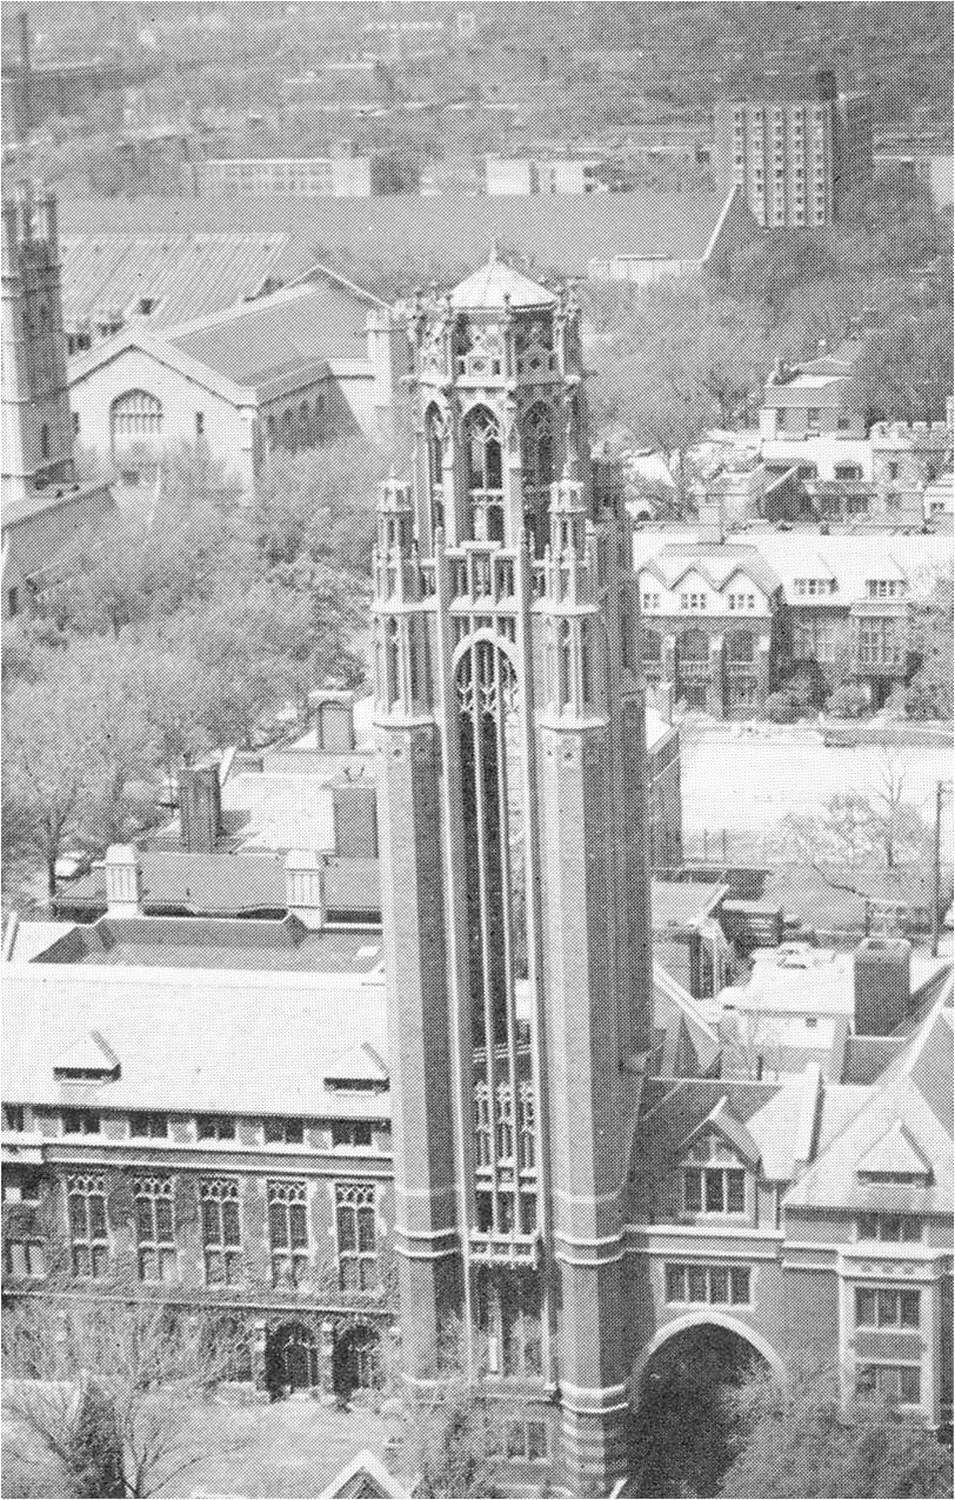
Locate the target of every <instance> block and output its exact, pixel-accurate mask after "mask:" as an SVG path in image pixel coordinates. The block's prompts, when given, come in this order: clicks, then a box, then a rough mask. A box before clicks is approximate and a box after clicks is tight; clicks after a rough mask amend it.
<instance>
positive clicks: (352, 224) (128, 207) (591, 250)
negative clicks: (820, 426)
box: [60, 190, 727, 317]
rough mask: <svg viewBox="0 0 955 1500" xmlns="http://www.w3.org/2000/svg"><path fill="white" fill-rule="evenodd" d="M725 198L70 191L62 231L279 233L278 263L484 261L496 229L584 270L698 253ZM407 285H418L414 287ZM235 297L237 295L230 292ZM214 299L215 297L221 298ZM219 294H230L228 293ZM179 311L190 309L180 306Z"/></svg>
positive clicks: (537, 255)
mask: <svg viewBox="0 0 955 1500" xmlns="http://www.w3.org/2000/svg"><path fill="white" fill-rule="evenodd" d="M726 203H727V194H726V193H725V192H681V193H657V192H653V191H650V190H647V191H643V192H634V193H588V194H585V195H576V194H575V195H573V196H568V195H563V194H553V195H550V194H535V195H534V196H532V197H529V198H507V197H504V198H497V197H488V196H485V195H482V196H478V197H473V198H472V197H463V196H458V195H453V196H452V195H441V194H439V195H436V196H434V197H421V196H420V195H418V194H388V195H387V196H384V197H378V198H321V199H310V200H307V199H301V198H267V199H266V198H260V199H240V198H228V199H216V198H190V199H189V200H188V201H184V200H182V199H176V198H149V197H142V198H136V199H135V200H133V201H131V202H130V201H124V200H122V199H103V198H98V199H93V198H87V199H81V198H79V199H77V198H74V199H62V200H61V202H60V223H61V228H62V233H63V234H64V235H72V234H76V233H83V234H86V235H98V236H99V237H100V238H102V237H103V236H104V235H107V234H110V233H113V234H117V233H126V234H137V235H139V236H140V237H141V236H143V235H147V234H154V235H159V236H162V235H168V234H169V233H171V232H176V231H179V232H182V229H183V226H184V225H188V227H189V229H190V230H192V231H194V232H195V234H196V235H200V234H207V235H208V234H210V233H212V234H215V233H218V234H223V233H228V234H229V236H230V237H232V238H236V237H238V238H241V237H243V236H250V235H263V234H265V235H268V234H272V235H282V236H284V237H285V240H286V242H285V244H284V245H283V246H282V247H281V248H280V250H279V251H278V252H277V254H276V262H275V263H274V264H273V266H272V268H271V270H272V274H273V275H275V274H281V273H283V272H284V274H283V276H282V279H283V280H284V281H285V282H286V284H288V283H289V282H290V281H291V279H292V273H293V269H294V267H295V266H296V265H297V266H298V267H299V271H298V274H303V273H304V272H305V271H306V269H307V266H308V263H309V261H310V260H311V261H321V260H323V259H324V258H325V257H326V256H327V254H328V253H329V252H334V253H335V254H337V255H339V256H345V257H347V256H349V255H350V256H352V257H353V258H354V259H355V260H357V261H359V262H362V261H367V260H374V258H375V254H376V247H378V246H379V245H385V244H392V245H395V246H397V247H400V249H401V250H403V251H405V252H406V253H407V254H408V255H409V256H414V257H424V258H428V257H433V258H434V259H435V260H438V261H442V262H445V263H448V262H450V263H451V264H459V265H471V266H473V265H478V264H480V263H481V262H483V261H484V260H485V258H486V257H487V254H488V249H489V247H490V245H491V244H492V242H493V241H494V240H495V239H496V240H498V241H499V242H500V243H501V244H502V245H505V246H507V247H508V249H510V248H513V249H514V250H515V251H517V252H518V253H519V254H520V255H521V256H523V257H525V258H527V259H528V260H529V261H530V262H531V263H532V264H533V265H535V266H536V267H538V268H539V269H542V270H546V269H550V268H553V269H554V270H557V271H561V272H563V273H565V274H567V275H575V276H586V274H587V265H588V261H589V260H591V259H592V258H597V259H600V258H607V257H612V256H615V255H635V256H660V255H667V256H675V257H677V258H679V259H682V260H701V259H702V258H703V256H704V255H705V253H706V249H707V246H708V245H709V243H710V240H711V239H712V236H713V232H714V230H715V229H716V226H717V224H718V222H719V219H720V216H721V214H722V213H723V210H724V208H725V207H726ZM408 290H410V288H408ZM229 300H231V301H235V300H237V297H236V296H232V297H231V298H230V299H229ZM213 305H214V304H213ZM219 305H222V304H221V303H220V304H219ZM179 316H180V317H182V316H185V314H179Z"/></svg>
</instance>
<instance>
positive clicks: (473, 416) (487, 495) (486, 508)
mask: <svg viewBox="0 0 955 1500" xmlns="http://www.w3.org/2000/svg"><path fill="white" fill-rule="evenodd" d="M462 432H463V437H464V451H465V455H466V460H467V476H468V499H469V501H470V505H471V525H472V534H473V535H474V536H475V537H477V538H478V539H479V540H484V541H503V540H504V512H503V506H502V502H503V483H504V481H503V465H502V458H501V428H500V424H499V423H498V421H497V418H496V417H495V416H494V413H493V412H491V411H490V410H489V409H488V408H487V407H486V406H474V407H472V408H471V410H470V411H469V412H468V414H467V416H466V417H465V418H464V423H463V428H462Z"/></svg>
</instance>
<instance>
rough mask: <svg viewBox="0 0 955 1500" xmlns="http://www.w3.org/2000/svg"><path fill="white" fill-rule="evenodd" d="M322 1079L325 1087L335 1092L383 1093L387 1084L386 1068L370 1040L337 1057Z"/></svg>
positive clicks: (386, 1088) (385, 1091) (386, 1089)
mask: <svg viewBox="0 0 955 1500" xmlns="http://www.w3.org/2000/svg"><path fill="white" fill-rule="evenodd" d="M324 1081H325V1087H326V1089H329V1090H330V1091H331V1092H332V1093H336V1094H337V1093H343V1094H385V1093H387V1092H388V1086H389V1080H388V1069H387V1067H386V1066H385V1063H384V1061H383V1060H382V1058H381V1057H380V1056H379V1054H378V1053H377V1052H376V1051H375V1049H374V1047H373V1046H372V1045H371V1043H370V1042H362V1043H361V1044H360V1046H357V1047H352V1048H351V1050H350V1051H348V1052H346V1053H344V1055H343V1056H342V1057H340V1058H338V1060H337V1061H336V1062H335V1063H333V1065H332V1066H331V1067H330V1068H329V1070H328V1072H327V1073H326V1074H325V1080H324Z"/></svg>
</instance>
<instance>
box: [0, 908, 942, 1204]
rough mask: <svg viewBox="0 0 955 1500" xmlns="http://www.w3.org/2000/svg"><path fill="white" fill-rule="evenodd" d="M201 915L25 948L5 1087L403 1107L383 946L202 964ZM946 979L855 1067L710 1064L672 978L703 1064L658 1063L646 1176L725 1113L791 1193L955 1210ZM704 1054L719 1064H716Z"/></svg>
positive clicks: (13, 975) (55, 1099)
mask: <svg viewBox="0 0 955 1500" xmlns="http://www.w3.org/2000/svg"><path fill="white" fill-rule="evenodd" d="M25 925H26V924H25ZM100 925H102V924H100ZM137 925H138V926H139V927H140V928H142V929H145V928H148V927H154V928H155V929H156V940H155V941H154V942H150V943H148V944H147V948H148V958H147V961H145V962H142V963H134V964H133V966H132V967H126V966H125V965H120V966H117V965H110V964H109V963H105V964H104V963H102V962H100V961H99V960H100V958H101V956H102V954H101V953H100V952H98V951H96V944H101V945H104V944H105V943H106V942H107V941H115V942H116V943H117V944H118V945H120V946H122V944H123V942H124V939H125V940H129V939H130V938H131V937H133V936H135V934H134V931H133V928H134V927H135V926H137ZM245 925H246V926H247V927H255V926H257V925H258V924H245ZM273 925H274V924H273ZM188 926H192V927H194V928H200V927H201V928H203V930H204V931H205V933H206V935H207V936H211V937H212V938H213V939H215V936H216V933H215V930H214V927H215V924H213V928H212V930H211V931H210V928H209V927H208V926H207V925H206V924H203V923H200V922H198V921H197V920H196V919H179V921H178V922H176V923H173V924H170V923H169V922H164V921H161V920H158V921H157V920H156V919H148V918H146V919H139V920H138V923H132V924H130V923H126V924H124V923H123V922H117V921H115V920H110V921H109V922H108V924H107V927H106V929H105V930H104V931H103V932H101V933H100V934H99V935H98V937H97V938H96V939H95V940H94V939H92V938H91V935H90V934H89V933H84V934H82V936H81V941H82V944H83V946H84V948H86V949H87V950H88V951H87V954H86V957H89V956H90V953H91V954H92V958H93V962H92V963H91V964H87V962H86V961H85V958H79V959H78V960H76V961H74V962H70V961H63V960H62V959H61V960H60V961H59V962H53V961H50V960H51V958H52V954H51V953H50V952H47V953H41V954H40V955H39V956H38V957H35V958H34V959H33V960H32V961H31V962H21V961H19V960H18V958H17V957H16V955H15V957H14V960H13V962H12V963H9V964H8V966H7V968H6V979H5V983H6V986H7V997H8V1018H9V1019H8V1031H7V1045H6V1048H5V1056H4V1089H3V1092H4V1098H5V1099H6V1100H7V1101H9V1102H11V1103H19V1102H23V1103H26V1104H29V1105H31V1106H35V1107H41V1108H42V1107H46V1108H51V1107H52V1108H55V1107H58V1106H59V1107H74V1108H75V1107H78V1106H81V1105H82V1106H84V1107H87V1108H92V1109H95V1110H99V1111H102V1110H106V1111H123V1110H143V1109H152V1110H157V1109H159V1110H164V1111H169V1112H185V1113H193V1112H196V1113H203V1112H210V1111H211V1112H215V1113H217V1114H228V1115H234V1116H238V1117H250V1116H251V1117H255V1116H259V1115H264V1116H270V1115H274V1114H276V1113H279V1114H281V1115H283V1116H286V1117H296V1116H298V1117H305V1118H312V1119H314V1118H319V1119H321V1118H329V1117H331V1118H335V1117H343V1118H356V1119H377V1120H382V1119H385V1120H387V1118H388V1117H389V1116H390V1112H391V1105H390V1100H389V1095H388V1037H387V1020H386V1010H387V1007H386V996H385V986H384V978H383V974H382V972H381V968H380V965H378V964H376V963H375V960H374V959H373V957H372V955H371V954H370V953H369V955H368V959H367V962H368V964H369V967H368V968H367V969H366V970H365V972H363V973H357V974H356V973H353V974H351V975H348V974H345V973H341V972H322V971H320V970H318V969H316V968H315V967H311V966H310V967H306V968H302V969H298V970H292V969H290V968H289V967H286V966H285V965H284V963H283V965H282V966H281V968H280V969H278V970H273V969H272V968H271V967H266V968H265V969H264V970H262V969H258V970H254V969H248V968H239V969H226V968H221V967H218V968H217V967H211V968H205V967H196V966H194V965H191V966H190V967H191V973H190V975H189V977H188V980H187V979H186V978H185V976H184V974H183V970H182V968H180V967H178V966H170V965H168V964H164V963H163V961H162V959H163V951H164V939H165V938H166V937H168V936H169V935H170V930H171V927H178V928H180V929H181V928H183V927H188ZM224 926H226V927H229V928H231V929H233V930H234V929H235V928H236V926H237V924H235V923H229V924H224ZM74 932H75V929H74ZM49 935H50V934H49V931H47V933H46V934H45V936H49ZM198 935H199V934H198V931H197V933H196V936H197V937H198ZM249 936H250V937H253V936H254V934H252V933H251V932H250V933H249ZM74 941H75V939H74ZM176 941H181V939H179V938H177V939H176ZM231 941H232V934H230V942H231ZM62 942H63V938H59V939H56V940H55V942H54V945H53V946H54V948H55V947H56V946H57V944H58V943H62ZM370 946H371V945H369V947H370ZM171 951H172V950H170V952H171ZM254 952H255V950H254V949H250V950H249V954H250V956H252V954H253V953H254ZM197 954H198V945H197V947H196V948H195V949H194V950H193V956H194V957H196V956H197ZM216 956H217V954H216V952H215V950H213V957H214V958H215V957H216ZM807 983H808V986H809V987H811V983H812V981H811V979H809V980H808V981H807ZM934 993H935V998H934V999H933V1000H930V1001H929V1002H928V1003H927V1004H926V1005H923V1006H922V1008H921V1009H916V1011H915V1012H914V1014H913V1015H911V1016H906V1018H905V1020H904V1021H903V1023H902V1025H901V1026H900V1027H899V1028H898V1029H897V1031H896V1033H895V1034H894V1035H893V1036H891V1037H877V1038H860V1037H856V1038H854V1039H853V1040H854V1042H855V1047H854V1048H853V1049H845V1052H844V1057H843V1067H842V1071H841V1074H840V1075H836V1076H833V1075H832V1073H831V1071H830V1070H824V1069H822V1068H821V1067H820V1065H819V1063H818V1061H815V1060H813V1059H812V1058H811V1057H810V1058H809V1060H808V1061H806V1062H805V1064H804V1066H803V1068H802V1070H801V1071H799V1070H793V1072H792V1073H790V1074H788V1075H784V1076H782V1077H779V1078H773V1079H770V1078H768V1077H764V1078H763V1079H761V1080H754V1079H752V1078H748V1079H747V1078H732V1077H730V1078H727V1077H718V1076H712V1074H713V1071H714V1070H715V1069H718V1066H719V1057H720V1051H721V1048H720V1043H719V1039H718V1036H717V1035H716V1033H715V1032H714V1030H713V1027H712V1026H711V1025H710V1024H709V1023H708V1022H707V1021H706V1019H705V1017H704V1016H703V1015H702V1014H701V1013H700V1010H699V1007H698V1006H696V1005H695V1004H694V1002H692V1001H691V1000H690V999H689V997H688V996H686V995H685V993H681V992H680V991H679V987H678V986H677V987H674V985H673V982H672V980H670V981H668V982H667V983H665V984H664V985H662V986H659V987H658V990H657V996H656V1001H657V1023H658V1027H660V1026H661V1023H662V1031H663V1032H664V1033H668V1034H669V1036H670V1038H671V1040H670V1042H669V1043H664V1044H663V1046H662V1050H661V1051H660V1052H658V1053H657V1059H658V1062H659V1063H662V1062H663V1061H664V1060H665V1058H666V1056H667V1055H669V1057H670V1058H672V1059H674V1060H676V1059H677V1058H678V1057H681V1056H682V1058H683V1059H684V1060H685V1058H686V1056H687V1052H686V1049H685V1047H681V1045H680V1042H681V1039H682V1040H683V1041H687V1042H688V1043H689V1045H690V1046H691V1047H692V1049H693V1054H694V1055H695V1057H696V1059H697V1076H693V1077H679V1076H677V1074H676V1072H674V1074H673V1075H672V1076H663V1075H661V1073H660V1070H659V1068H657V1069H656V1070H655V1076H651V1077H649V1078H648V1079H647V1081H646V1083H645V1086H644V1091H643V1100H642V1108H641V1122H640V1127H639V1150H638V1152H637V1153H636V1156H635V1158H634V1161H635V1173H636V1176H637V1177H639V1175H640V1174H641V1173H651V1174H652V1173H653V1171H654V1170H655V1168H657V1167H659V1166H660V1164H661V1156H662V1157H667V1158H668V1157H670V1156H672V1155H673V1154H674V1153H677V1152H679V1150H680V1149H682V1148H684V1147H685V1146H686V1143H687V1141H688V1140H689V1139H690V1138H691V1137H692V1136H693V1134H694V1133H695V1132H698V1131H700V1130H703V1129H709V1128H712V1129H716V1130H718V1131H720V1132H721V1133H722V1134H723V1135H724V1136H725V1137H726V1138H727V1139H728V1140H729V1142H730V1143H731V1144H732V1146H733V1147H734V1149H735V1151H736V1152H737V1153H741V1154H742V1156H743V1158H744V1160H746V1161H747V1162H748V1163H749V1164H750V1165H752V1166H753V1167H754V1168H758V1170H759V1171H760V1172H761V1174H762V1176H763V1177H764V1178H765V1179H768V1180H770V1181H778V1182H781V1183H789V1184H793V1186H791V1187H790V1188H789V1190H788V1193H787V1196H786V1199H785V1206H786V1207H830V1208H838V1209H843V1210H845V1209H849V1210H851V1209H854V1208H855V1209H864V1208H872V1207H875V1206H878V1207H880V1208H883V1209H891V1210H892V1211H904V1212H920V1213H942V1212H948V1211H950V1209H951V1203H952V1185H951V1175H952V1169H951V1155H952V1150H951V1108H952V1099H951V1094H952V1013H951V972H950V966H947V967H946V968H945V969H944V970H941V971H939V974H938V975H937V976H936V988H935V992H934ZM661 1040H662V1039H661ZM700 1062H702V1063H704V1064H705V1067H706V1069H707V1072H708V1073H709V1074H710V1076H700V1074H699V1063H700ZM827 1074H828V1076H827Z"/></svg>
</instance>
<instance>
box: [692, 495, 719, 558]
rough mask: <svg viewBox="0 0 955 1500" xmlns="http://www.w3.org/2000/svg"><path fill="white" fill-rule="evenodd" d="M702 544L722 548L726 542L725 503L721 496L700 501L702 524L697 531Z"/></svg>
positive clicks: (713, 496) (710, 496) (711, 496)
mask: <svg viewBox="0 0 955 1500" xmlns="http://www.w3.org/2000/svg"><path fill="white" fill-rule="evenodd" d="M697 536H698V538H699V540H700V542H702V543H704V544H707V545H709V546H711V547H712V546H717V547H718V546H720V545H721V544H722V543H723V542H724V541H725V540H726V528H725V518H724V515H723V501H722V497H721V496H719V495H707V496H706V498H705V499H704V500H701V501H700V523H699V528H698V531H697Z"/></svg>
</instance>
